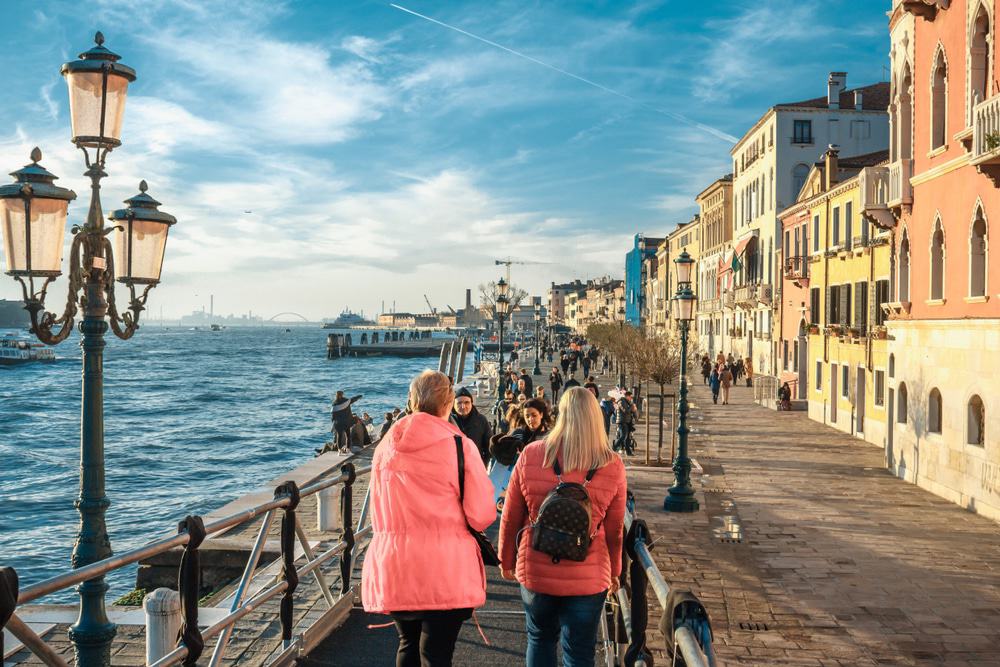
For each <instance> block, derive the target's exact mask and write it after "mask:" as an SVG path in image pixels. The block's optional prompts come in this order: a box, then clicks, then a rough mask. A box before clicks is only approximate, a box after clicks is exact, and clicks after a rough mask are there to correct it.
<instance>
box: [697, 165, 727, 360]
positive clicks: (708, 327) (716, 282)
mask: <svg viewBox="0 0 1000 667" xmlns="http://www.w3.org/2000/svg"><path fill="white" fill-rule="evenodd" d="M695 202H696V203H697V204H698V211H699V213H698V217H699V218H700V220H701V233H700V234H699V237H698V239H699V241H698V245H699V247H698V265H697V275H698V282H697V284H696V286H695V289H696V292H697V294H698V316H697V320H696V321H697V324H696V331H697V332H698V342H699V346H700V348H701V349H702V350H703V351H704V353H705V354H708V355H709V356H710V357H711V358H712V359H714V358H715V355H716V354H718V353H719V352H720V351H722V350H723V349H724V348H725V327H724V322H723V312H722V288H723V282H722V281H723V277H724V274H725V272H724V271H723V270H722V268H723V261H724V260H725V255H726V251H727V250H728V249H729V248H730V247H731V245H732V240H733V208H732V206H733V175H732V174H726V175H725V176H723V177H722V178H720V179H718V180H717V181H715V182H714V183H712V184H711V185H710V186H708V187H707V188H705V189H704V190H702V191H701V193H699V194H698V196H697V197H695Z"/></svg>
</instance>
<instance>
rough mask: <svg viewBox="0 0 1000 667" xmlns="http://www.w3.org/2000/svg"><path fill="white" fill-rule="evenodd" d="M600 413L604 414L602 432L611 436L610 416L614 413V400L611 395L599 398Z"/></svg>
mask: <svg viewBox="0 0 1000 667" xmlns="http://www.w3.org/2000/svg"><path fill="white" fill-rule="evenodd" d="M601 413H602V414H603V415H604V434H605V435H606V436H608V438H610V437H611V417H612V415H614V414H615V402H614V400H613V399H611V397H609V396H605V397H604V398H602V399H601Z"/></svg>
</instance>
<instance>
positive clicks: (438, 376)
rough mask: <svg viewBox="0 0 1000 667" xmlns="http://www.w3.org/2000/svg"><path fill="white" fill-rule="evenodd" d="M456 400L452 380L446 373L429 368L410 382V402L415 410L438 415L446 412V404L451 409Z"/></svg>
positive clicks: (411, 407)
mask: <svg viewBox="0 0 1000 667" xmlns="http://www.w3.org/2000/svg"><path fill="white" fill-rule="evenodd" d="M454 400H455V398H454V393H453V392H452V390H451V380H449V379H448V376H447V375H445V374H444V373H439V372H437V371H430V370H427V371H424V372H423V373H421V374H420V375H418V376H417V377H415V378H413V382H411V383H410V398H409V402H410V409H411V410H412V411H413V412H427V413H430V414H432V415H434V416H438V415H440V414H441V413H442V412H444V408H445V406H447V407H448V409H449V410H450V409H451V403H452V401H454Z"/></svg>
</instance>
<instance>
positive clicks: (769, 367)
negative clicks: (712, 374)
mask: <svg viewBox="0 0 1000 667" xmlns="http://www.w3.org/2000/svg"><path fill="white" fill-rule="evenodd" d="M888 100H889V84H888V83H877V84H874V85H870V86H864V87H862V88H857V89H854V90H848V88H847V73H846V72H831V73H830V76H829V79H828V80H827V94H826V96H825V97H817V98H815V99H811V100H804V101H802V102H793V103H789V104H778V105H776V106H773V107H771V108H770V109H769V110H768V111H767V113H765V114H764V115H763V116H761V118H760V120H758V121H757V122H756V123H755V124H754V126H753V127H752V128H750V130H749V131H748V132H747V133H746V134H745V135H744V136H743V138H742V139H740V140H739V142H737V143H736V145H735V146H734V147H733V149H732V151H731V155H732V158H733V242H732V243H733V250H732V253H730V254H729V255H728V256H727V258H726V264H727V265H731V264H732V255H733V254H735V255H736V256H737V258H738V259H739V265H740V270H739V271H736V272H735V275H734V276H732V278H733V280H732V282H733V284H734V285H735V289H734V293H733V296H732V297H730V298H729V299H726V300H725V301H726V305H731V307H730V308H727V309H726V311H725V313H726V314H725V319H724V322H725V324H724V328H725V329H726V333H727V334H730V335H731V336H732V339H731V349H732V351H733V353H734V354H735V355H739V356H742V357H744V358H745V357H751V358H752V359H753V365H754V371H755V372H756V373H763V374H769V375H775V374H776V371H777V368H776V363H777V359H778V354H777V352H776V351H775V349H774V347H775V345H776V342H775V340H776V338H777V337H773V336H772V335H771V330H772V326H773V314H774V310H773V308H774V306H773V304H775V303H776V299H775V289H776V287H775V286H780V284H781V281H780V279H779V278H780V267H778V266H776V264H775V259H774V256H775V251H777V250H778V249H779V248H780V245H781V221H780V220H779V219H778V216H777V213H778V212H779V211H781V210H783V209H784V208H786V207H787V206H789V205H791V204H792V203H794V202H795V200H796V198H797V196H798V193H799V190H801V189H802V186H803V184H804V183H805V181H806V177H807V176H808V174H809V170H810V168H811V166H812V165H813V163H815V162H817V161H819V160H820V159H821V156H822V155H823V153H824V151H825V150H826V149H827V146H829V145H831V144H833V145H837V146H839V147H840V155H841V156H842V157H848V156H854V155H863V154H866V153H873V152H875V151H879V150H886V149H887V148H888V146H889V116H888V113H887V107H888ZM728 343H729V337H728V336H727V344H728Z"/></svg>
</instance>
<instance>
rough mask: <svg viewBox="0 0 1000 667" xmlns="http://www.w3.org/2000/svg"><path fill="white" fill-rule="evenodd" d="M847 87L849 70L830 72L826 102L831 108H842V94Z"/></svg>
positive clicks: (827, 81)
mask: <svg viewBox="0 0 1000 667" xmlns="http://www.w3.org/2000/svg"><path fill="white" fill-rule="evenodd" d="M846 89H847V72H830V78H829V79H827V80H826V102H827V106H829V107H830V108H831V109H839V108H840V94H841V93H842V92H844V91H845V90H846Z"/></svg>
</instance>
